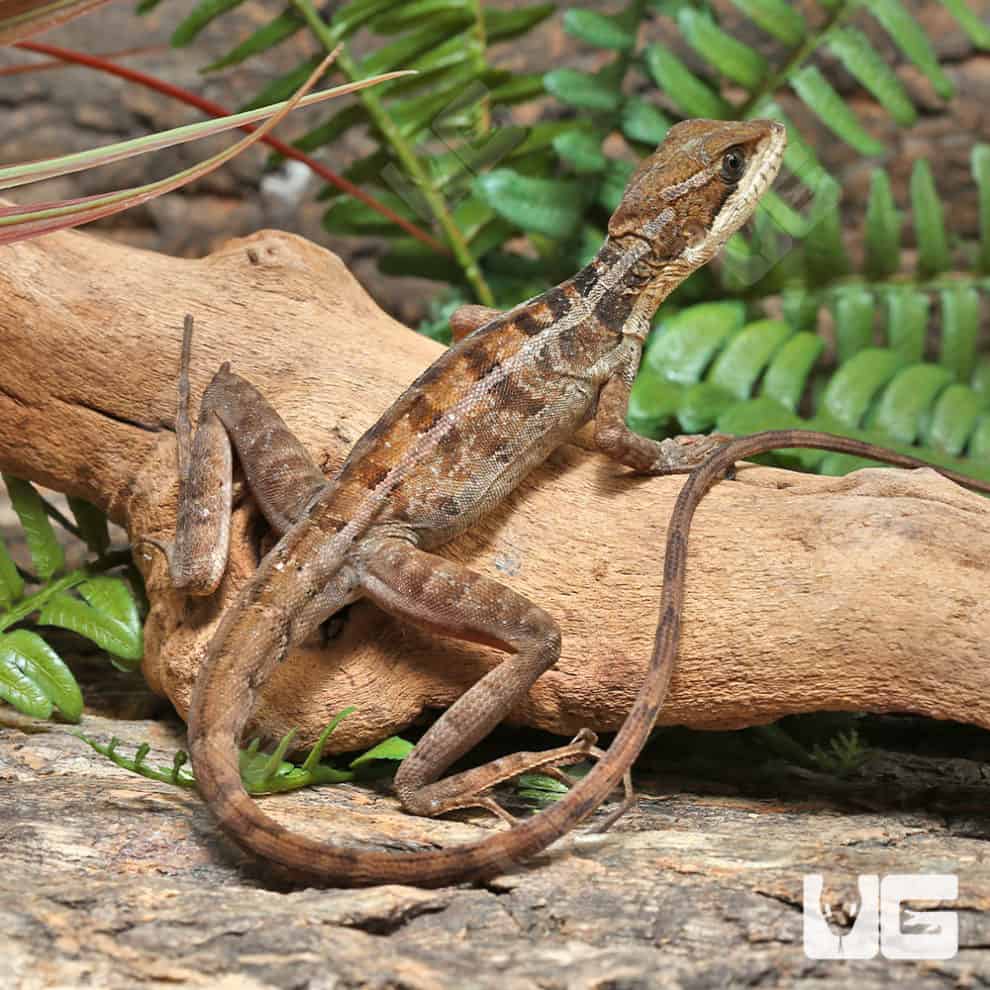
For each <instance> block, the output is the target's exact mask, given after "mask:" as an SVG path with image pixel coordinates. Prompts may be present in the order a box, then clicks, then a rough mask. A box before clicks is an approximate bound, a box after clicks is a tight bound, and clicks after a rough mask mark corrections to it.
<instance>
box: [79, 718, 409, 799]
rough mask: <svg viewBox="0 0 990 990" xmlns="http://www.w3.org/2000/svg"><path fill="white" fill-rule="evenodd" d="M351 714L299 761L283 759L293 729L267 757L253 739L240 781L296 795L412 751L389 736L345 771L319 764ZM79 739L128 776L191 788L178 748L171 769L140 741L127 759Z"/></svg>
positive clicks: (260, 790) (370, 771) (243, 755)
mask: <svg viewBox="0 0 990 990" xmlns="http://www.w3.org/2000/svg"><path fill="white" fill-rule="evenodd" d="M353 711H354V709H353V708H345V709H344V710H343V711H342V712H339V713H338V714H337V715H336V716H335V717H334V718H333V720H332V721H331V722H330V724H329V725H328V726H327V727H326V728H325V729H324V730H323V732H321V733H320V737H319V739H317V741H316V742H315V743H314V745H313V747H312V748H311V749H310V751H309V753H308V754H307V755H306V757H305V758H304V759H303V761H302V762H301V763H298V764H296V763H292V762H290V761H288V760H286V759H285V755H286V753H288V752H289V749H290V747H291V745H292V741H293V738H294V737H295V730H294V729H293V730H292V731H291V732H287V733H286V734H285V735H284V736H283V737H282V739H281V740H280V741H279V744H278V745H277V746H276V747H275V749H274V750H273V751H272V752H271V753H263V752H261V751H260V749H259V746H260V743H259V740H258V739H252V740H251V742H250V743H249V744H248V745H247V747H246V748H245V749H242V750H241V751H240V767H241V779H242V780H243V781H244V788H245V790H247V792H248V793H249V794H274V793H281V792H284V791H295V790H298V789H299V788H301V787H310V786H316V785H319V784H340V783H344V782H345V781H349V780H355V779H357V778H358V777H362V776H363V777H367V776H369V775H375V774H377V773H378V768H379V767H380V766H381V764H382V762H398V761H401V760H403V759H405V758H406V756H408V755H409V752H410V751H411V750H412V743H409V742H407V741H406V740H405V739H400V738H399V737H398V736H390V737H389V738H388V739H384V740H383V741H382V742H380V743H378V744H377V745H375V746H372V748H371V749H369V750H367V751H366V752H364V753H362V754H361V755H360V756H357V757H355V758H354V759H352V760H350V762H349V763H348V764H347V769H340V768H338V767H335V766H332V765H330V764H327V763H323V762H322V759H323V750H324V748H325V746H326V744H327V740H328V739H329V738H330V736H331V734H332V733H333V731H334V730H335V729H336V728H337V726H338V725H340V723H341V722H342V721H343V720H344V719H345V718H347V716H348V715H350V714H351V713H352V712H353ZM78 736H79V738H80V739H82V740H83V742H85V743H87V744H88V745H89V746H91V747H92V748H93V749H95V750H96V752H97V753H100V754H101V755H103V756H105V757H106V758H107V759H108V760H110V761H111V762H112V763H115V764H116V765H117V766H119V767H121V768H123V769H124V770H130V771H131V772H132V773H136V774H139V775H140V776H142V777H147V778H148V779H149V780H159V781H162V782H163V783H166V784H174V785H175V786H177V787H190V788H191V787H195V786H196V778H195V777H194V776H193V774H192V772H191V771H190V770H188V769H186V764H187V762H188V759H189V758H188V755H187V754H186V753H185V751H184V750H181V749H180V750H179V751H178V752H177V753H176V754H175V756H174V758H173V760H172V765H171V766H170V767H162V766H157V767H156V766H150V765H149V764H148V763H147V762H146V759H147V756H148V753H149V752H150V749H151V747H150V746H149V745H148V744H147V743H142V744H141V745H140V746H138V748H137V749H136V750H135V752H134V755H133V756H131V757H127V756H123V755H122V754H120V753H119V752H118V751H117V750H118V747H119V745H120V740H119V739H117V738H116V737H113V738H112V739H111V740H110V742H109V743H101V742H98V741H97V740H95V739H92V738H90V737H89V736H87V735H85V734H84V733H81V732H80V733H78Z"/></svg>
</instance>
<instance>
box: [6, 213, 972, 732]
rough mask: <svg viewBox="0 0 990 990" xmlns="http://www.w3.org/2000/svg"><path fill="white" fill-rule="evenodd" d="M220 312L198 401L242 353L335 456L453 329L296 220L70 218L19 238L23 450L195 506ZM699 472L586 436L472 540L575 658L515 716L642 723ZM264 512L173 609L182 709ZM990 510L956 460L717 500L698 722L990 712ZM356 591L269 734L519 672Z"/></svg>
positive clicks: (704, 535) (167, 640)
mask: <svg viewBox="0 0 990 990" xmlns="http://www.w3.org/2000/svg"><path fill="white" fill-rule="evenodd" d="M186 312H190V313H192V314H193V315H194V317H195V318H196V326H197V335H196V338H195V341H194V352H193V368H192V378H193V396H194V399H195V398H197V397H198V396H199V394H200V393H201V392H202V389H203V388H204V387H205V385H206V383H207V381H208V380H209V378H210V376H211V375H212V373H213V371H214V370H215V369H216V368H217V367H218V365H219V364H220V363H221V362H222V361H225V360H229V361H230V362H231V363H232V365H233V367H234V368H235V369H236V370H237V371H238V372H239V373H240V374H242V375H244V376H245V377H246V378H248V379H249V380H251V381H252V382H254V383H255V384H256V385H257V386H258V387H259V388H261V389H262V391H263V392H264V393H265V394H266V395H267V396H268V397H269V398H270V399H271V400H272V402H273V403H274V405H275V406H276V408H277V409H278V410H279V412H280V413H281V414H282V416H283V417H284V418H285V420H286V421H287V423H288V424H289V426H290V427H291V428H292V429H293V430H295V431H296V432H297V434H298V435H299V436H300V438H301V439H302V440H303V442H304V443H305V444H306V445H307V447H308V448H309V449H310V451H311V452H313V454H314V456H315V458H316V459H317V461H318V462H319V463H320V464H321V465H322V466H323V467H324V469H325V470H326V471H327V472H330V471H332V470H333V469H334V468H335V467H336V466H337V465H339V463H340V462H341V461H342V459H343V456H344V454H345V453H346V451H347V449H348V448H349V446H350V445H351V444H352V443H353V442H354V441H355V440H356V439H357V438H358V437H359V436H360V434H361V432H362V431H363V430H364V429H366V428H367V427H368V426H370V425H371V423H372V422H374V421H375V419H376V418H377V417H378V415H379V414H380V413H381V411H382V410H383V409H384V408H385V407H386V406H387V405H388V403H389V402H390V401H391V399H392V398H394V397H395V396H396V395H397V394H398V393H399V392H400V391H401V389H402V388H403V387H404V386H405V385H406V384H408V382H409V381H411V380H412V378H413V377H415V375H416V374H417V373H418V372H419V371H421V370H422V369H423V367H424V366H425V365H426V364H428V363H429V361H430V360H431V359H432V358H433V357H434V356H435V355H436V354H437V353H438V345H436V344H435V343H433V342H431V341H429V340H427V339H425V338H423V337H419V336H417V335H415V334H413V333H411V332H410V331H409V330H408V329H406V328H405V327H402V326H401V325H400V324H397V323H395V322H394V321H393V320H391V319H390V318H389V317H388V316H386V315H385V314H384V313H382V312H381V311H380V310H379V309H378V308H377V307H376V306H375V304H374V303H373V302H372V301H371V300H370V299H369V297H368V296H367V295H366V294H365V292H364V291H363V290H362V289H361V287H360V286H359V285H358V284H357V283H356V282H355V281H354V279H353V278H352V277H351V276H350V274H349V273H348V272H347V270H346V269H345V267H344V266H343V265H342V264H341V263H340V261H339V260H338V259H337V258H336V257H335V256H334V255H332V254H330V253H329V252H326V251H324V250H322V249H320V248H318V247H316V246H314V245H313V244H310V243H308V242H306V241H303V240H301V239H299V238H296V237H294V236H291V235H287V234H281V233H277V232H272V231H266V232H262V233H259V234H257V235H255V236H253V237H250V238H246V239H243V240H238V241H233V242H230V243H229V244H227V245H226V246H224V247H223V248H222V249H220V250H219V251H217V252H216V253H214V254H213V255H211V256H209V257H208V258H205V259H203V260H199V261H188V260H181V259H174V258H169V257H165V256H161V255H155V254H151V253H146V252H141V251H137V250H134V249H131V248H126V247H122V246H116V245H111V244H108V243H105V242H103V241H101V240H99V239H97V238H94V237H91V236H88V235H85V234H79V233H68V234H60V235H55V236H51V237H48V238H45V239H43V240H40V241H35V242H30V243H27V244H23V245H18V246H15V247H12V248H6V249H5V250H4V253H3V264H2V265H0V334H2V340H3V347H2V351H3V353H2V358H3V359H2V360H0V468H2V469H4V470H9V471H12V472H13V473H15V474H19V475H21V476H23V477H27V478H30V479H33V480H36V481H40V482H43V483H45V484H48V485H51V486H52V487H55V488H58V489H61V490H63V491H68V492H70V493H73V494H78V495H83V496H85V497H87V498H89V499H91V500H92V501H94V502H96V503H97V504H98V505H100V506H102V507H103V508H105V509H106V510H107V511H108V512H110V514H111V515H112V517H113V518H114V519H115V520H117V521H119V522H121V523H122V524H124V525H125V526H127V528H128V530H129V531H130V533H131V535H132V537H137V536H139V535H142V534H143V535H151V536H157V537H160V538H162V537H163V538H167V537H169V536H170V534H171V528H172V525H173V520H174V509H175V495H176V487H177V486H176V480H175V476H174V474H175V472H174V457H175V454H174V433H173V432H172V426H173V421H174V410H175V376H176V369H177V364H178V354H179V343H180V337H181V325H182V317H183V315H184V314H185V313H186ZM679 485H680V482H679V481H678V480H677V479H644V478H634V477H631V476H629V475H628V474H626V473H624V472H623V471H622V470H621V469H617V468H616V467H615V466H614V465H612V464H610V463H608V462H606V461H605V460H604V458H601V457H598V456H597V455H594V454H589V453H587V452H585V451H583V450H580V449H578V448H576V447H567V448H564V449H562V450H561V451H560V452H558V453H557V454H556V455H554V456H553V457H552V458H551V460H550V462H549V463H548V464H547V465H546V466H545V467H543V468H542V469H540V470H538V471H537V472H536V473H535V474H534V475H533V476H532V477H531V478H530V479H529V481H528V482H527V483H526V484H524V485H523V487H522V488H521V489H520V490H519V491H518V492H517V493H516V494H515V496H514V497H513V498H512V499H511V500H510V501H509V502H508V503H507V504H506V505H505V506H504V507H503V508H502V509H501V510H499V511H498V512H497V513H495V514H494V515H493V516H492V517H490V518H489V519H488V520H487V521H486V522H485V523H484V525H482V526H480V527H478V529H477V530H476V531H474V532H472V533H470V534H468V535H467V536H465V537H463V538H461V539H459V540H458V541H457V542H456V543H453V544H451V545H450V546H449V547H447V548H446V549H445V550H444V553H446V554H449V555H450V556H452V557H455V558H457V559H459V560H461V561H464V562H466V563H469V564H470V565H471V566H472V567H475V568H476V569H478V570H479V571H481V572H483V573H486V574H488V575H491V576H493V577H496V578H498V579H499V580H502V581H504V582H506V583H508V584H510V585H511V586H512V587H513V588H514V589H515V590H516V591H519V592H521V593H523V594H526V595H528V596H530V597H531V598H532V599H533V600H534V601H537V602H539V603H540V604H541V605H542V606H543V607H545V608H547V609H548V610H549V611H550V612H551V613H552V614H553V615H554V616H555V617H556V618H557V619H558V621H559V622H560V624H561V626H562V628H563V630H564V648H563V657H562V660H561V662H560V664H559V665H558V667H557V668H556V669H555V670H553V671H551V672H549V673H548V674H546V675H545V676H544V677H543V678H541V679H540V681H539V682H538V683H537V685H536V686H535V688H534V689H533V691H532V692H531V695H530V697H529V699H528V700H527V702H526V704H525V705H523V706H522V707H521V708H520V709H519V710H518V711H517V712H516V713H515V719H516V720H517V721H520V722H525V723H528V724H531V725H535V726H539V727H541V728H545V729H549V730H552V731H555V732H560V733H562V734H571V733H573V732H574V731H575V730H576V729H578V728H579V727H581V726H582V725H589V726H591V727H593V728H595V729H599V730H607V729H614V728H615V727H616V726H617V725H618V724H619V722H620V721H621V720H622V718H623V715H624V712H625V710H626V706H627V705H628V703H629V700H630V699H631V698H632V697H633V695H634V694H635V692H636V691H637V689H638V687H639V683H640V673H641V671H642V669H643V667H644V665H645V660H646V657H647V655H648V653H649V649H650V643H651V640H652V636H653V629H654V626H655V622H656V602H657V598H658V592H659V574H660V567H661V562H662V552H663V537H664V524H665V520H666V518H667V516H668V514H669V511H670V508H671V506H672V503H673V499H674V497H675V495H676V493H677V490H678V488H679ZM256 532H257V527H256V516H255V514H254V512H253V510H252V508H251V506H250V505H242V506H241V507H240V508H239V509H238V510H237V513H236V519H235V524H234V549H233V554H232V559H231V564H230V567H229V572H228V575H227V578H226V579H225V582H224V584H223V586H222V588H221V591H220V592H219V594H218V596H217V598H216V600H211V601H207V602H196V603H189V602H185V601H182V600H181V599H180V598H178V597H177V596H176V595H174V594H173V593H172V592H171V591H170V590H169V589H168V587H167V583H166V575H165V569H164V567H163V563H162V561H161V559H160V558H159V557H158V556H157V555H156V554H154V553H150V555H148V556H147V557H144V556H143V557H142V559H141V561H140V563H141V566H142V568H143V570H144V572H145V574H146V577H147V580H148V590H149V596H150V599H151V603H152V610H151V614H150V616H149V618H148V623H147V628H146V636H147V655H146V659H145V664H144V671H145V675H146V677H147V679H148V681H149V683H150V684H151V685H152V686H153V687H154V688H155V690H157V691H159V692H161V693H163V694H165V695H167V696H168V697H169V698H170V699H171V700H172V701H173V702H174V703H175V705H176V707H177V708H178V710H179V711H180V713H182V712H184V711H185V710H186V706H187V703H188V698H189V691H190V687H191V683H192V680H193V677H194V676H195V671H196V666H197V663H198V661H199V658H200V657H201V655H202V652H203V649H204V646H205V643H206V641H207V639H208V637H209V635H210V632H211V630H212V628H213V626H214V624H215V622H216V621H217V617H218V615H219V611H220V609H221V608H222V605H223V603H224V602H226V601H228V600H229V599H230V597H231V596H232V595H233V594H234V593H235V592H236V590H237V589H238V588H239V587H240V586H241V584H243V582H244V580H245V577H246V576H247V575H248V574H249V573H250V571H251V569H252V568H253V567H254V562H255V559H256V553H257V546H256V545H255V544H256V540H255V539H254V538H253V534H256ZM988 559H990V510H988V507H987V503H986V501H985V500H983V499H982V498H980V497H978V496H975V495H971V494H969V493H967V492H964V491H962V490H961V489H959V488H957V487H956V486H954V485H952V484H951V483H949V482H946V481H944V480H942V479H940V478H938V477H937V476H936V475H935V474H934V473H931V472H926V471H922V472H910V473H908V472H898V471H886V470H884V471H880V470H871V471H863V472H859V473H857V474H855V475H852V476H850V477H847V478H842V479H834V478H814V477H806V476H801V475H796V474H792V473H788V472H784V471H777V470H771V469H764V468H745V469H743V470H741V471H740V472H739V480H737V481H735V482H731V483H724V484H721V485H719V486H718V487H717V488H716V490H715V491H714V492H713V493H712V495H710V496H709V497H708V499H707V500H706V501H705V503H704V505H703V506H702V509H701V511H700V512H699V515H698V519H697V521H696V523H695V527H694V531H693V533H692V540H691V547H690V552H689V577H688V607H687V612H686V619H685V636H684V643H683V648H682V651H681V655H682V658H681V662H680V665H679V668H678V672H677V674H676V675H675V679H674V686H673V692H672V695H671V698H670V701H669V704H668V706H667V708H666V710H665V714H664V716H663V721H664V722H665V723H668V724H672V723H684V724H688V725H692V726H696V727H717V726H721V727H724V726H739V725H749V724H756V723H760V722H767V721H771V720H773V719H775V718H778V717H780V716H781V715H784V714H787V713H791V712H804V711H814V710H821V709H829V710H867V711H878V712H905V711H907V712H916V713H920V714H925V715H930V716H935V717H939V718H952V719H957V720H960V721H966V722H972V723H974V724H977V725H981V726H984V727H987V726H990V667H988V665H987V663H986V660H987V658H988V647H987V643H988V642H990V604H988V601H987V596H986V594H985V590H986V577H987V564H986V561H987V560H988ZM497 659H498V655H497V654H495V653H493V652H491V651H488V650H485V649H484V648H481V647H474V646H468V645H464V644H454V643H449V642H447V641H444V640H440V639H437V638H433V637H430V636H428V635H427V634H424V633H420V632H418V631H416V630H413V629H410V628H406V627H403V626H400V625H398V624H397V623H395V622H393V621H392V620H391V619H389V618H387V617H386V616H384V615H383V614H382V613H380V612H378V611H377V610H376V609H375V608H374V607H373V606H371V605H369V604H367V603H360V604H358V605H356V606H355V607H353V608H352V609H351V610H350V612H349V613H348V614H347V616H346V618H345V621H344V622H343V626H342V629H341V630H340V634H339V635H338V636H337V638H335V639H334V640H333V641H332V642H330V643H329V644H328V645H325V646H324V645H323V644H322V643H319V642H314V643H313V644H311V645H308V646H307V647H304V648H303V649H300V650H299V651H297V653H296V654H294V655H293V657H292V658H291V659H290V661H289V662H287V663H286V664H285V665H284V666H283V668H282V669H281V670H280V672H279V674H278V676H277V677H276V678H274V679H273V681H272V683H271V684H270V685H269V687H268V689H267V690H266V693H265V697H264V701H263V704H262V705H261V707H260V708H259V710H258V712H257V713H256V716H255V725H254V728H255V730H256V731H258V732H260V733H262V734H263V735H265V736H279V735H281V734H282V733H284V732H285V731H286V730H287V729H288V728H290V727H293V726H296V727H299V729H300V739H301V740H302V741H303V742H305V741H307V740H311V739H313V738H314V737H315V736H316V735H317V734H318V732H319V731H320V729H321V728H322V727H323V726H324V725H325V724H326V722H327V721H328V720H329V719H330V717H331V716H332V715H333V714H334V713H335V712H337V711H339V710H340V709H341V708H343V707H344V706H346V705H353V706H355V707H356V708H357V712H356V713H355V715H354V716H352V717H351V718H349V719H347V720H346V721H345V722H344V724H343V725H342V726H341V729H340V730H339V731H338V733H337V734H336V735H335V737H334V739H335V743H336V746H337V747H338V748H354V747H357V746H363V745H367V744H368V743H371V742H373V741H376V740H378V739H380V738H382V737H383V736H385V735H387V734H388V733H391V732H394V731H396V730H398V729H401V728H402V727H404V726H406V725H408V724H409V723H410V722H411V721H412V720H413V719H415V718H416V717H417V716H418V715H420V713H422V712H423V711H424V710H426V709H430V708H436V707H440V706H444V705H446V704H448V703H449V702H450V700H451V699H453V698H454V697H456V696H457V695H458V694H459V693H460V692H461V691H462V690H463V688H464V686H465V685H467V684H468V683H471V682H473V681H474V680H475V679H477V677H478V676H479V675H480V673H481V672H482V671H483V670H485V669H487V668H488V667H489V666H490V665H491V664H493V663H495V662H497Z"/></svg>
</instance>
